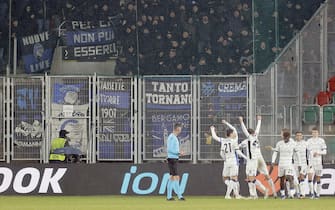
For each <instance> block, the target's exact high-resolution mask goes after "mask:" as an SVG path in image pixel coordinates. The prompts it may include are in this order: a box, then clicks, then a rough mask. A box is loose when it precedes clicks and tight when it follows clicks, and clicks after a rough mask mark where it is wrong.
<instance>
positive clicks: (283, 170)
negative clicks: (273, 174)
mask: <svg viewBox="0 0 335 210" xmlns="http://www.w3.org/2000/svg"><path fill="white" fill-rule="evenodd" d="M294 172H295V171H294V168H293V165H286V166H281V165H279V166H278V177H283V176H294V174H295V173H294Z"/></svg>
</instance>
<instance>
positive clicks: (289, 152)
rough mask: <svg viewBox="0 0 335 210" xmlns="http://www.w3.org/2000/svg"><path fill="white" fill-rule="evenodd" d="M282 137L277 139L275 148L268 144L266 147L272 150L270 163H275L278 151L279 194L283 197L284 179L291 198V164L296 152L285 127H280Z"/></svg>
mask: <svg viewBox="0 0 335 210" xmlns="http://www.w3.org/2000/svg"><path fill="white" fill-rule="evenodd" d="M281 135H282V139H283V140H281V141H279V142H278V143H277V145H276V147H275V148H272V147H271V146H268V147H267V148H268V149H271V150H272V151H273V155H272V165H274V164H275V162H276V159H277V155H278V153H279V163H278V177H279V178H280V195H281V198H282V199H285V198H286V196H285V181H286V180H287V181H288V182H289V184H290V191H289V192H288V194H289V197H290V198H293V196H294V194H295V190H294V183H293V175H294V168H293V164H292V160H293V156H294V155H295V153H296V152H297V149H296V143H295V142H294V140H292V139H291V138H290V137H291V134H290V131H289V130H288V129H286V128H284V129H282V132H281ZM297 159H298V164H300V158H299V156H297Z"/></svg>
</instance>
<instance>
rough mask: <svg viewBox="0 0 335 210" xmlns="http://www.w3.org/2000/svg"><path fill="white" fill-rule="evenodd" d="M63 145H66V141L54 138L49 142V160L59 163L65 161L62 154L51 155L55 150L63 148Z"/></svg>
mask: <svg viewBox="0 0 335 210" xmlns="http://www.w3.org/2000/svg"><path fill="white" fill-rule="evenodd" d="M65 143H66V139H64V138H55V139H53V140H52V141H51V152H50V156H49V160H59V161H64V160H65V155H64V154H53V151H55V149H61V148H64V146H65Z"/></svg>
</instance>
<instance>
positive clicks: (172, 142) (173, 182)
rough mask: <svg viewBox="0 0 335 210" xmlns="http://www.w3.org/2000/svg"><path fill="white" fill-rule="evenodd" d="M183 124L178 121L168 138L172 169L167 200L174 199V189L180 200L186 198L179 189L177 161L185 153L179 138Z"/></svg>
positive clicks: (168, 153)
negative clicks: (180, 145) (180, 148)
mask: <svg viewBox="0 0 335 210" xmlns="http://www.w3.org/2000/svg"><path fill="white" fill-rule="evenodd" d="M181 129H182V124H181V123H176V124H175V125H174V127H173V132H172V133H171V134H170V135H169V137H168V139H167V156H168V158H167V161H168V166H169V170H170V179H169V181H168V184H167V200H168V201H174V200H175V199H174V198H173V197H172V190H173V189H174V191H175V193H176V194H177V196H178V199H179V200H182V201H183V200H185V198H184V197H183V195H182V193H181V192H180V189H179V179H180V178H179V176H178V172H177V162H178V159H179V156H182V155H184V152H183V151H180V150H179V140H178V138H177V137H178V135H179V134H180V133H181Z"/></svg>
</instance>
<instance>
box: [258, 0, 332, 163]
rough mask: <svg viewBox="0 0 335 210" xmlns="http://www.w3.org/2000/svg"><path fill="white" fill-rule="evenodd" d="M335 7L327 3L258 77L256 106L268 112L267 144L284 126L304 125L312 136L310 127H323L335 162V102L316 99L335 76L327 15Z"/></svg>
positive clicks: (267, 156)
mask: <svg viewBox="0 0 335 210" xmlns="http://www.w3.org/2000/svg"><path fill="white" fill-rule="evenodd" d="M331 8H332V9H331ZM334 8H335V7H334V2H328V3H327V4H325V5H323V6H322V7H321V8H320V9H319V10H318V11H317V12H316V13H315V14H314V16H313V17H312V19H311V20H310V21H309V22H308V23H307V24H306V25H305V27H304V28H303V29H302V31H300V32H299V33H298V34H297V35H296V37H295V38H294V39H293V40H292V41H291V42H290V43H289V45H287V46H286V47H285V48H284V49H283V50H282V52H281V54H280V55H279V56H278V58H277V59H276V61H275V62H274V63H273V65H272V66H270V67H269V69H268V71H267V72H266V73H265V74H263V75H255V76H254V79H253V81H255V86H256V88H255V89H254V90H255V95H256V105H255V106H254V107H252V109H254V110H255V112H256V113H259V114H261V115H262V116H263V122H264V123H262V129H261V136H260V141H261V144H262V145H272V146H273V145H275V143H276V141H277V140H279V139H280V131H281V129H282V128H288V129H290V131H291V132H292V133H293V134H294V132H295V131H298V130H300V131H302V132H303V133H304V135H305V138H306V139H307V138H309V137H310V135H311V129H312V128H313V127H318V128H319V130H320V135H321V136H322V137H323V138H325V140H326V143H327V145H328V154H327V155H326V156H325V158H324V161H325V162H334V151H335V148H334V147H335V146H334V145H335V142H334V140H335V131H334V113H335V112H334V110H333V106H334V105H333V104H329V105H324V106H319V105H317V104H316V102H315V98H316V95H317V93H318V92H319V91H325V90H326V89H327V81H328V79H329V78H330V77H331V76H333V75H334V74H333V71H334V69H333V68H332V67H330V66H331V65H330V63H331V62H332V60H331V59H332V57H331V55H329V54H328V55H327V53H329V50H331V49H330V48H331V47H329V45H328V44H327V42H333V38H334V37H333V36H332V35H331V34H332V32H331V31H333V29H334V28H335V27H334V22H333V21H330V19H329V18H327V17H332V16H333V12H332V13H330V12H329V11H334ZM330 23H332V24H330ZM331 28H332V29H331ZM326 49H328V51H327V50H326ZM333 103H334V102H333ZM264 156H265V159H266V160H267V161H270V159H271V154H270V153H269V152H266V151H264Z"/></svg>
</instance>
